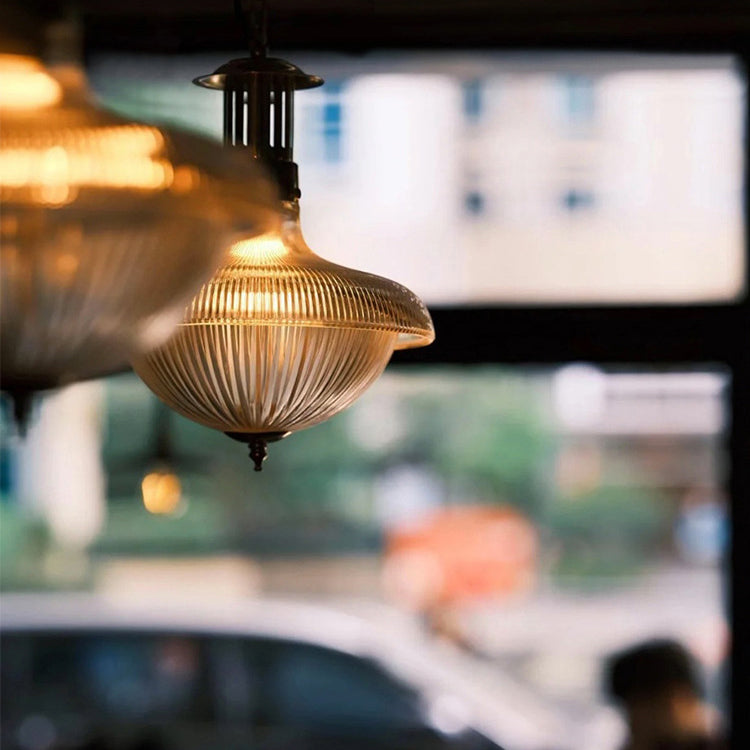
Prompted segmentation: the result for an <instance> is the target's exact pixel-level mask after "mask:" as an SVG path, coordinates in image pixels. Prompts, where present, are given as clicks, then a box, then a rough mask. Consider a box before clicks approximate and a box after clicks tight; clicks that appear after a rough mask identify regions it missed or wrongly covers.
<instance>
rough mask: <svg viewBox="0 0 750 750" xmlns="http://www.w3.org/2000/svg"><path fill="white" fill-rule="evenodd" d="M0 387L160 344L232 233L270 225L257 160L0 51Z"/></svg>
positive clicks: (76, 77) (111, 367) (105, 364)
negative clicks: (108, 104)
mask: <svg viewBox="0 0 750 750" xmlns="http://www.w3.org/2000/svg"><path fill="white" fill-rule="evenodd" d="M0 133H1V135H0V138H1V140H0V200H1V201H2V215H1V217H0V232H1V236H0V252H1V257H0V298H1V315H2V317H1V321H2V322H1V326H2V328H1V330H0V342H1V346H2V351H1V353H0V362H1V368H2V387H3V389H4V390H7V391H9V392H11V393H28V392H30V391H35V390H42V389H46V388H51V387H54V386H57V385H61V384H64V383H68V382H72V381H75V380H80V379H83V378H88V377H94V376H99V375H104V374H107V373H110V372H113V371H116V370H119V369H123V368H125V367H127V364H128V361H129V359H130V357H131V356H132V355H133V354H134V353H136V352H140V351H143V350H147V349H150V348H153V347H154V346H157V345H159V344H161V343H163V342H164V341H165V340H166V339H167V337H168V336H169V335H170V334H171V333H172V331H173V330H174V327H175V325H176V324H177V323H179V322H180V320H181V319H182V315H183V312H184V307H185V304H187V302H188V301H189V300H190V297H191V296H192V295H193V294H194V293H195V291H196V290H197V289H198V288H199V286H200V284H201V283H203V282H204V281H205V280H206V279H207V278H208V277H209V276H210V275H211V273H212V272H213V271H215V269H216V268H217V267H218V266H219V265H220V264H221V262H222V261H223V259H224V257H225V254H226V248H227V246H228V245H230V244H231V243H232V242H233V241H234V239H236V238H237V237H238V236H245V237H246V236H251V235H253V234H254V233H260V232H266V231H268V230H269V229H271V228H273V227H274V226H277V225H278V214H277V211H276V206H277V202H278V199H277V197H276V193H275V190H274V188H273V187H272V185H271V183H270V182H269V181H268V180H267V179H266V178H265V177H264V176H263V174H262V170H260V169H259V168H258V167H257V166H256V165H255V164H253V163H251V162H248V161H247V160H244V159H240V158H239V156H238V155H237V154H233V153H231V152H230V151H228V150H227V149H224V148H222V147H220V146H219V145H215V144H213V143H211V142H209V141H206V140H203V139H200V138H197V137H193V136H186V135H183V134H179V133H175V132H171V131H165V130H162V129H159V128H155V127H151V126H146V125H140V124H137V123H132V122H130V121H127V120H124V119H121V118H119V117H116V116H114V115H111V114H109V113H106V112H104V111H102V110H100V109H99V108H97V107H95V106H93V105H92V104H91V103H89V101H88V98H87V94H86V89H85V83H84V81H83V78H82V75H81V73H80V71H78V70H77V69H75V68H71V67H68V68H65V69H61V70H59V71H56V72H55V73H54V74H52V72H51V71H49V70H47V69H45V68H43V67H42V65H41V64H40V63H39V62H38V61H37V60H35V59H34V58H29V57H21V56H15V55H0Z"/></svg>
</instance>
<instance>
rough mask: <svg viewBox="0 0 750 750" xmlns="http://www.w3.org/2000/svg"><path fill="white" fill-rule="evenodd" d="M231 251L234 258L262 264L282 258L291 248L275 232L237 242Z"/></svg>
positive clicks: (252, 263) (253, 263)
mask: <svg viewBox="0 0 750 750" xmlns="http://www.w3.org/2000/svg"><path fill="white" fill-rule="evenodd" d="M229 252H230V255H231V257H232V258H233V259H236V260H239V261H242V262H245V263H249V264H251V265H259V266H262V265H266V264H267V263H273V262H274V261H277V260H278V259H279V258H282V257H283V256H284V255H286V254H287V253H288V252H289V248H288V247H287V246H286V245H285V244H284V242H283V241H282V239H281V235H280V234H279V233H278V232H275V233H269V234H263V235H261V236H260V237H255V238H253V239H248V240H240V241H239V242H235V243H234V245H232V246H231V248H230V249H229Z"/></svg>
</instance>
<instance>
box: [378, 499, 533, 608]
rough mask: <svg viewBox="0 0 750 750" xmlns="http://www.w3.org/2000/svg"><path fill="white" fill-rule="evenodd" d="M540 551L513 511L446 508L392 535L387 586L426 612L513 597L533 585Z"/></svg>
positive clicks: (388, 544) (529, 529) (530, 531)
mask: <svg viewBox="0 0 750 750" xmlns="http://www.w3.org/2000/svg"><path fill="white" fill-rule="evenodd" d="M537 548H538V536H537V532H536V530H535V528H534V526H533V525H532V523H531V522H530V521H529V520H528V519H527V518H525V517H524V516H523V515H521V513H519V512H518V511H516V510H515V509H513V508H509V507H500V508H498V507H489V506H478V505H467V506H459V507H453V508H445V509H441V510H439V511H437V512H435V513H433V514H431V515H430V516H428V517H426V518H425V521H424V523H422V524H420V525H419V526H418V527H415V526H413V525H410V526H409V527H408V528H405V529H396V530H394V531H390V532H389V533H388V535H387V538H386V560H385V570H384V583H385V587H386V590H387V591H388V593H390V594H391V595H392V596H394V597H395V598H397V599H399V600H401V601H402V602H403V603H405V604H407V605H409V606H411V607H412V608H414V609H420V610H424V609H427V608H429V607H432V606H434V605H435V604H449V603H455V602H466V601H472V600H480V599H483V598H490V597H498V596H508V595H510V594H515V593H520V592H522V591H525V590H527V589H529V588H531V586H533V584H534V581H535V578H536V560H537Z"/></svg>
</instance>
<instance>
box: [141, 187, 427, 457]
mask: <svg viewBox="0 0 750 750" xmlns="http://www.w3.org/2000/svg"><path fill="white" fill-rule="evenodd" d="M282 210H283V216H284V218H283V220H282V225H281V228H280V230H279V231H276V232H272V233H268V234H265V235H262V236H260V237H257V238H255V239H248V240H243V241H241V242H237V243H235V244H234V245H233V246H232V248H231V251H230V260H229V262H228V263H227V264H226V265H225V266H224V267H223V268H221V269H220V270H219V271H218V272H217V273H216V274H215V275H214V276H213V278H212V279H211V280H210V281H209V282H208V283H206V284H204V286H203V288H202V289H201V290H200V292H199V293H198V294H197V296H196V297H195V298H194V299H193V301H192V304H191V305H190V306H189V307H188V309H187V312H186V315H185V319H184V321H183V323H182V324H181V325H180V326H179V327H178V329H177V332H176V333H175V334H174V335H173V336H172V337H171V338H170V339H169V341H168V342H167V343H166V344H165V345H164V346H162V347H159V348H157V349H155V350H154V351H151V352H149V353H146V354H143V355H142V356H140V357H137V358H136V359H135V361H134V368H135V370H136V372H137V373H138V375H139V376H140V377H141V378H142V379H143V380H144V382H145V383H146V385H148V386H149V388H151V390H153V391H154V393H156V395H157V396H159V398H161V399H162V400H163V401H165V402H166V403H167V404H168V405H169V406H171V407H172V408H173V409H174V410H175V411H177V412H179V413H180V414H182V415H184V416H186V417H188V418H189V419H192V420H194V421H196V422H199V423H200V424H203V425H206V426H208V427H213V428H214V429H217V430H222V431H224V432H226V433H228V434H229V435H230V436H231V437H235V438H237V439H239V440H243V441H246V442H248V443H250V445H251V456H252V457H253V458H254V459H255V461H256V468H259V467H260V462H261V461H262V458H263V457H264V455H253V452H252V450H253V447H254V446H255V448H256V449H257V450H260V449H261V448H262V449H263V450H262V452H263V454H264V448H265V446H258V445H257V443H258V442H265V441H268V440H275V439H279V438H280V437H283V436H284V435H286V434H288V433H289V432H292V431H295V430H301V429H304V428H306V427H311V426H312V425H315V424H318V423H319V422H322V421H324V420H326V419H328V418H329V417H332V416H333V415H334V414H336V413H338V412H339V411H341V410H342V409H345V408H346V407H347V406H349V405H350V404H351V403H352V402H353V401H354V400H355V399H356V398H357V397H358V396H359V395H360V394H361V393H362V392H363V391H364V390H365V389H366V388H367V387H368V386H369V385H370V384H371V383H372V382H373V381H374V380H375V379H376V378H377V377H378V376H379V375H380V374H381V372H382V371H383V369H384V368H385V366H386V364H387V363H388V360H389V359H390V357H391V354H392V353H393V351H394V349H404V348H408V347H415V346H423V345H426V344H429V343H430V342H431V341H432V340H433V339H434V330H433V326H432V321H431V319H430V315H429V313H428V311H427V309H426V308H425V306H424V305H423V304H422V302H420V300H419V299H418V298H417V297H416V296H415V295H414V294H412V293H411V292H410V291H409V290H408V289H406V288H404V287H403V286H401V285H400V284H397V283H395V282H393V281H389V280H387V279H383V278H381V277H379V276H374V275H372V274H368V273H363V272H361V271H354V270H351V269H348V268H344V267H343V266H338V265H335V264H333V263H329V262H328V261H326V260H324V259H323V258H321V257H319V256H317V255H315V254H314V253H313V252H312V251H311V250H310V248H309V247H308V246H307V245H306V244H305V241H304V239H303V238H302V234H301V231H300V226H299V209H298V204H297V202H296V201H289V202H285V203H284V204H283V209H282Z"/></svg>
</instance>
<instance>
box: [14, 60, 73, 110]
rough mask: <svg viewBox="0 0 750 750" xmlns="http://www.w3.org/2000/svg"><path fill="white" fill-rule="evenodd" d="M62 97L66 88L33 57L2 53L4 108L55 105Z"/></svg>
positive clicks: (30, 107)
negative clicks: (63, 89) (63, 88)
mask: <svg viewBox="0 0 750 750" xmlns="http://www.w3.org/2000/svg"><path fill="white" fill-rule="evenodd" d="M61 98H62V87H61V86H60V84H59V83H58V82H57V81H56V80H55V79H54V78H53V77H52V76H51V75H49V74H48V73H46V72H45V70H44V68H43V67H42V65H41V63H40V62H39V61H38V60H36V59H34V58H33V57H24V56H22V55H0V108H2V109H33V108H42V107H51V106H52V105H54V104H57V103H58V102H59V101H60V99H61Z"/></svg>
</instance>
